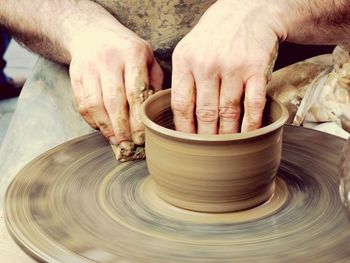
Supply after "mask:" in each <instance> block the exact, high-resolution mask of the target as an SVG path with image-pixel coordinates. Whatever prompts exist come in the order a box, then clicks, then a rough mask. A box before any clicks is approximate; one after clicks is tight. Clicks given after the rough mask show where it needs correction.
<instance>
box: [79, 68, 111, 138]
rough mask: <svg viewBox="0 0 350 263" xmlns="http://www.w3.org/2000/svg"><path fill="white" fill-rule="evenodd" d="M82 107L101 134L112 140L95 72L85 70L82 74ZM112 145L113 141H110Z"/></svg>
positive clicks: (109, 123)
mask: <svg viewBox="0 0 350 263" xmlns="http://www.w3.org/2000/svg"><path fill="white" fill-rule="evenodd" d="M82 80H83V86H84V105H85V107H86V110H87V111H88V113H89V115H90V116H91V117H92V118H93V119H94V121H95V123H96V124H97V126H98V128H99V129H100V131H101V133H102V134H103V135H104V136H105V137H106V138H108V139H109V138H110V137H112V138H111V139H112V140H113V136H114V133H113V129H112V124H111V121H110V119H109V117H108V114H107V111H106V109H105V107H104V105H103V99H102V90H101V85H100V76H99V73H97V71H93V70H87V71H86V72H85V73H84V74H83V78H82ZM111 142H112V143H114V142H113V141H111Z"/></svg>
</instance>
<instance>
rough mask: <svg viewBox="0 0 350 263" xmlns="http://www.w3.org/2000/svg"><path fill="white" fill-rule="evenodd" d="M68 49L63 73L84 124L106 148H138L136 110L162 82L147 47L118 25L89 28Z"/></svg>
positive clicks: (139, 125) (141, 138)
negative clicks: (131, 145)
mask: <svg viewBox="0 0 350 263" xmlns="http://www.w3.org/2000/svg"><path fill="white" fill-rule="evenodd" d="M71 43H72V44H71V49H70V54H71V63H70V68H69V72H70V77H71V83H72V88H73V94H74V97H75V101H76V104H77V109H78V111H79V112H80V114H81V115H82V116H83V118H84V119H85V121H86V122H87V123H88V124H89V125H90V126H91V127H93V128H98V129H99V130H100V131H101V132H102V134H103V135H104V136H105V137H106V138H108V139H109V141H110V142H111V143H112V144H119V143H121V142H123V141H133V142H134V143H135V144H139V145H142V144H144V126H143V124H142V122H141V118H140V114H141V105H142V103H143V102H144V101H145V99H146V98H147V97H148V96H149V94H150V87H152V88H153V90H154V91H157V90H160V89H161V87H162V82H163V72H162V70H161V68H160V66H159V64H158V63H157V61H156V60H155V58H154V57H153V51H152V48H151V46H150V45H149V44H148V43H147V42H146V41H144V40H142V39H141V38H139V37H138V36H137V35H136V34H135V33H134V32H132V31H130V30H129V29H127V28H125V27H124V26H122V25H121V24H119V23H118V21H115V23H113V22H110V21H109V24H107V25H104V26H97V25H89V26H87V28H85V29H83V30H81V31H80V33H79V34H77V35H76V36H75V37H74V39H72V41H71Z"/></svg>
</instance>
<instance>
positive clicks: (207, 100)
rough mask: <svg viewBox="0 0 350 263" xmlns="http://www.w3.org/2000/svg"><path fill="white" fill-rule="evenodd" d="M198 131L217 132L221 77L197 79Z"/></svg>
mask: <svg viewBox="0 0 350 263" xmlns="http://www.w3.org/2000/svg"><path fill="white" fill-rule="evenodd" d="M195 81H196V89H197V99H196V117H197V133H199V134H217V133H218V117H219V94H220V80H219V77H217V76H216V77H215V76H214V77H212V78H210V79H200V78H199V79H196V80H195Z"/></svg>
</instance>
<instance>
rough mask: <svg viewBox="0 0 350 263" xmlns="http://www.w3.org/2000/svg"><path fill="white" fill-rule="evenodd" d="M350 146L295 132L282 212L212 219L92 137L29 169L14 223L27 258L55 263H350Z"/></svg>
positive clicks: (11, 215) (11, 198)
mask: <svg viewBox="0 0 350 263" xmlns="http://www.w3.org/2000/svg"><path fill="white" fill-rule="evenodd" d="M343 144H344V141H343V140H342V139H339V138H337V137H334V136H331V135H327V134H324V133H320V132H316V131H312V130H308V129H304V128H297V127H289V126H286V127H285V132H284V144H283V155H282V163H281V166H280V171H279V173H278V181H280V182H281V186H280V187H277V190H278V189H282V190H281V193H277V194H275V196H276V197H273V198H277V199H275V200H274V199H273V198H272V199H271V200H270V201H269V202H272V204H276V205H271V204H270V203H269V202H268V203H265V204H263V205H262V206H260V207H257V208H254V209H251V210H247V211H243V212H242V213H241V214H239V213H233V214H230V213H224V214H214V213H212V214H203V213H196V212H191V211H187V210H183V209H179V208H176V207H174V206H171V205H169V204H167V203H164V202H163V203H162V201H161V199H159V198H157V197H156V196H154V195H153V196H152V194H151V192H152V185H149V181H148V180H147V179H148V171H147V169H146V165H145V162H144V161H136V162H128V163H118V162H116V160H115V158H114V154H113V152H112V151H111V149H110V146H109V144H108V143H107V142H106V141H105V140H104V139H103V138H101V137H100V136H99V135H97V134H92V135H88V136H85V137H82V138H79V139H76V140H73V141H70V142H67V143H65V144H63V145H61V146H58V147H56V148H54V149H52V150H50V151H49V152H47V153H45V154H44V155H42V156H40V157H39V158H37V159H35V160H34V161H32V162H31V163H30V164H29V165H28V166H26V167H25V168H24V169H23V170H22V171H21V172H20V173H19V174H18V175H17V177H16V178H15V179H14V181H13V182H12V184H11V186H10V187H9V189H8V192H7V194H6V199H5V220H6V223H7V227H8V229H9V231H10V233H11V235H12V237H13V238H14V239H15V240H16V242H17V243H18V244H19V245H20V246H21V247H22V248H23V249H24V250H26V251H27V252H28V253H29V254H30V255H31V256H33V257H35V258H37V259H39V260H41V261H48V262H93V261H98V262H149V261H150V260H151V261H152V262H162V263H164V262H165V263H166V262H349V261H350V247H349V245H348V244H349V242H350V224H349V223H348V221H347V218H346V215H345V213H343V210H342V205H341V202H340V199H339V197H338V184H337V168H338V166H337V164H338V161H339V156H340V152H341V149H342V146H343ZM284 187H285V188H284Z"/></svg>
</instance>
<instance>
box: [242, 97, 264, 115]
mask: <svg viewBox="0 0 350 263" xmlns="http://www.w3.org/2000/svg"><path fill="white" fill-rule="evenodd" d="M265 102H266V99H265V98H246V100H245V102H244V106H245V108H246V110H248V111H249V112H252V113H259V112H262V111H263V110H264V107H265Z"/></svg>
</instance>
